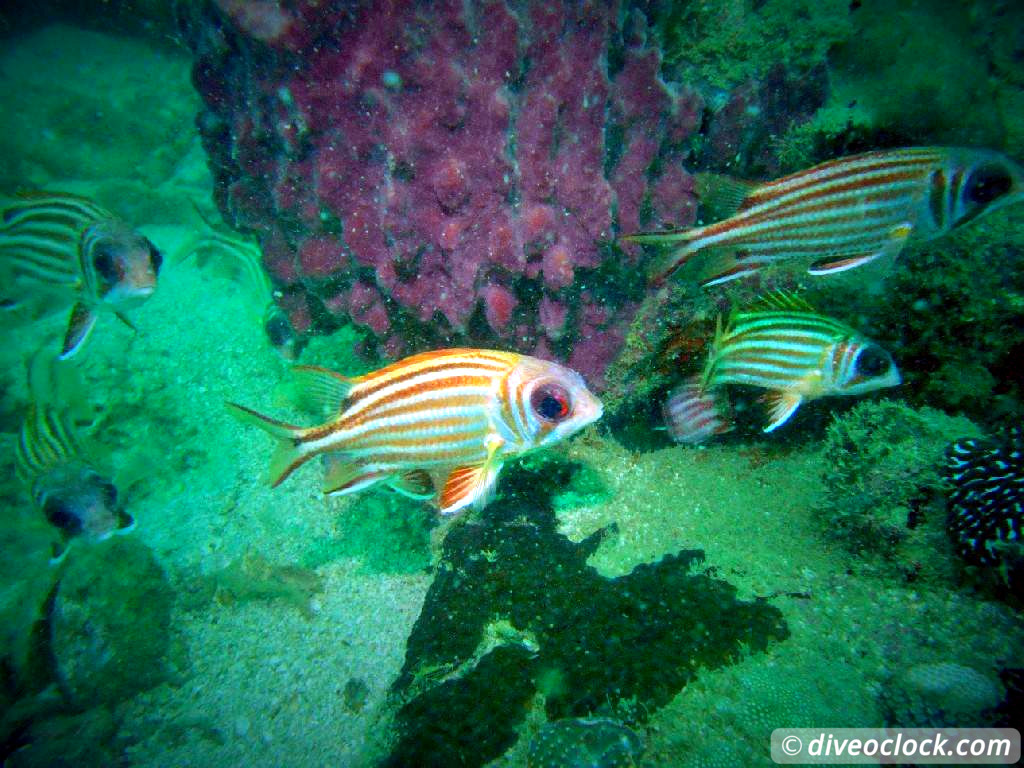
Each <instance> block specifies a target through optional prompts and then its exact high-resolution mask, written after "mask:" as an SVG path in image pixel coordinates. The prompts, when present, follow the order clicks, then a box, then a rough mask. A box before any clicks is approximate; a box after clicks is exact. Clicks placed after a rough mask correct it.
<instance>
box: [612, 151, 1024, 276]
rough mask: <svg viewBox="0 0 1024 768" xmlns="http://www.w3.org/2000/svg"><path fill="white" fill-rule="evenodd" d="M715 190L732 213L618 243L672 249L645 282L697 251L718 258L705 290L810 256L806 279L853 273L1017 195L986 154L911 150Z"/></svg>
mask: <svg viewBox="0 0 1024 768" xmlns="http://www.w3.org/2000/svg"><path fill="white" fill-rule="evenodd" d="M710 178H711V177H708V176H703V177H701V178H700V179H699V180H700V181H701V182H702V186H704V187H705V188H710V187H711V186H714V182H713V181H712V182H709V179H710ZM718 187H719V189H718V192H719V196H721V197H723V198H728V199H729V202H730V203H731V204H730V205H729V207H730V208H732V209H734V210H735V213H734V214H733V215H731V216H729V217H728V218H726V219H723V220H721V221H717V222H715V223H712V224H707V225H704V226H700V227H695V228H692V229H686V230H680V231H670V232H651V233H638V234H635V235H630V236H628V237H627V238H626V239H627V240H629V241H631V242H635V243H655V244H663V245H670V246H673V249H672V251H671V253H669V254H668V256H667V257H666V258H665V259H664V260H662V261H660V262H658V263H656V264H655V266H654V268H653V269H652V270H651V272H650V279H651V282H652V283H654V284H660V283H662V282H664V280H665V279H666V278H667V277H668V276H669V275H670V274H672V273H673V272H675V271H676V270H677V269H678V268H679V267H680V266H682V265H683V264H684V263H686V262H687V261H689V260H690V258H692V257H693V256H694V255H695V254H697V253H701V252H715V253H716V254H717V255H719V256H721V257H722V258H721V259H719V260H718V261H717V263H715V265H714V266H715V270H716V271H714V273H713V274H711V275H710V276H708V277H707V278H706V279H705V280H704V281H703V285H705V286H712V285H717V284H719V283H724V282H726V281H729V280H735V279H736V278H740V277H744V276H747V275H751V274H753V273H755V272H757V271H758V270H760V269H763V268H765V267H767V266H769V265H771V264H774V263H776V262H778V261H781V260H784V259H790V258H799V257H807V258H811V259H813V261H812V263H811V265H810V268H809V269H808V272H810V273H811V274H812V275H827V274H831V273H834V272H842V271H845V270H848V269H853V268H854V267H859V266H861V265H862V264H866V263H868V262H870V261H873V260H874V259H877V258H879V257H881V256H885V255H896V254H898V253H899V252H900V251H901V250H903V247H904V246H905V245H906V243H907V242H908V241H910V240H917V241H921V240H929V239H931V238H934V237H938V236H940V235H943V234H946V233H947V232H949V231H950V230H952V229H954V228H955V227H958V226H960V225H962V224H965V223H967V222H968V221H972V220H973V219H976V218H977V217H978V216H980V215H982V214H983V213H986V212H988V211H993V210H995V209H997V208H1000V207H1002V206H1004V205H1007V204H1010V203H1013V202H1017V201H1020V200H1022V199H1024V169H1022V168H1021V166H1020V165H1018V164H1017V163H1015V162H1014V161H1012V160H1011V159H1009V158H1008V157H1006V156H1005V155H1002V154H1000V153H999V152H995V151H992V150H986V149H963V148H948V147H914V148H909V149H892V150H881V151H877V152H868V153H865V154H862V155H854V156H852V157H845V158H841V159H838V160H832V161H829V162H827V163H822V164H821V165H816V166H814V167H813V168H809V169H807V170H805V171H800V172H799V173H794V174H792V175H790V176H785V177H783V178H781V179H778V180H777V181H771V182H767V183H763V184H760V183H754V182H739V181H735V180H729V181H720V182H719V184H718Z"/></svg>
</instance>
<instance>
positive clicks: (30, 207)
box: [0, 192, 162, 358]
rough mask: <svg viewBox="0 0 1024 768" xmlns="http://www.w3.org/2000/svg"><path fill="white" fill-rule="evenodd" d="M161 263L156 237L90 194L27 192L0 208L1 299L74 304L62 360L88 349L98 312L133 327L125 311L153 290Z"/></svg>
mask: <svg viewBox="0 0 1024 768" xmlns="http://www.w3.org/2000/svg"><path fill="white" fill-rule="evenodd" d="M161 261H162V259H161V256H160V252H159V251H158V250H157V249H156V247H155V246H154V245H153V244H152V243H151V242H150V241H149V240H147V239H146V238H145V237H143V236H142V235H140V234H139V233H138V232H136V231H135V230H133V229H132V228H131V227H129V226H128V225H127V224H125V223H124V222H123V221H121V220H120V219H118V218H116V217H115V216H114V215H113V214H112V213H110V212H109V211H107V210H106V209H104V208H101V207H100V206H98V205H96V204H95V203H93V202H92V201H90V200H87V199H86V198H83V197H78V196H76V195H68V194H61V193H49V192H40V193H32V194H23V195H21V196H20V199H18V200H17V201H14V202H12V203H10V204H9V205H7V206H6V207H4V208H3V209H2V210H0V285H2V288H0V303H2V305H3V306H4V308H6V309H17V308H18V307H21V306H25V305H27V304H28V303H29V302H30V301H31V300H33V299H38V298H39V297H41V296H44V297H45V296H48V297H53V298H55V299H56V300H57V301H58V302H61V303H64V302H66V303H67V304H72V305H73V307H72V309H71V317H70V320H69V321H68V330H67V333H66V334H65V337H64V344H63V348H62V351H61V358H67V357H71V356H72V355H73V354H75V352H77V351H78V350H79V349H81V346H82V344H83V343H84V342H85V340H86V338H88V336H89V334H90V333H91V332H92V329H93V327H94V326H95V324H96V312H97V310H106V311H110V312H113V313H115V314H116V315H117V316H118V317H119V318H120V319H121V320H122V321H123V322H124V323H125V324H127V325H128V326H129V327H132V324H131V323H130V322H129V321H128V319H127V318H126V317H125V315H124V312H125V311H126V310H128V309H131V308H132V307H135V306H137V305H138V304H140V303H142V302H143V301H145V300H146V299H147V298H148V297H149V296H150V295H151V294H152V293H153V290H154V289H155V287H156V278H157V273H158V272H159V270H160V264H161Z"/></svg>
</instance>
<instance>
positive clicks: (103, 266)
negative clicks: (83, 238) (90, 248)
mask: <svg viewBox="0 0 1024 768" xmlns="http://www.w3.org/2000/svg"><path fill="white" fill-rule="evenodd" d="M92 265H93V266H94V267H95V268H96V272H97V274H98V275H99V276H100V277H102V278H103V279H104V280H106V281H107V282H108V283H115V282H117V280H118V279H119V278H120V275H119V274H118V271H117V265H116V264H115V263H114V256H113V254H112V253H111V252H110V251H108V250H107V249H106V248H100V249H98V250H97V251H96V255H95V256H93V257H92Z"/></svg>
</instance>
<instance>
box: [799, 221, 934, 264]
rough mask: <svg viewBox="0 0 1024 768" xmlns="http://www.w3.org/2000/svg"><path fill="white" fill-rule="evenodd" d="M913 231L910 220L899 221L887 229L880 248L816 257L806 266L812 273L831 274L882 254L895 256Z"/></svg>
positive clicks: (866, 261)
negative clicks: (883, 242) (887, 235)
mask: <svg viewBox="0 0 1024 768" xmlns="http://www.w3.org/2000/svg"><path fill="white" fill-rule="evenodd" d="M913 231H914V225H913V224H911V223H910V222H906V221H903V222H900V223H899V224H897V225H896V226H895V227H893V228H892V229H890V230H889V240H888V242H886V244H885V245H883V246H882V247H881V248H879V249H877V250H874V251H869V252H867V253H854V254H851V255H848V256H840V257H839V258H828V259H818V260H817V261H815V262H814V263H812V264H811V266H810V267H808V268H807V272H808V273H809V274H812V275H831V274H835V273H836V272H845V271H846V270H848V269H854V268H856V267H860V266H863V265H865V264H867V263H869V262H872V261H874V260H875V259H880V258H882V257H883V256H895V255H896V254H897V253H899V252H900V251H902V250H903V246H904V245H906V244H907V238H908V237H910V234H911V233H912V232H913Z"/></svg>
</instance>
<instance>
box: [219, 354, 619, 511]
mask: <svg viewBox="0 0 1024 768" xmlns="http://www.w3.org/2000/svg"><path fill="white" fill-rule="evenodd" d="M294 370H295V372H296V374H297V376H298V377H299V378H300V381H301V383H302V386H303V389H304V390H305V391H306V392H307V393H311V394H314V395H315V396H316V399H317V400H318V401H319V402H320V403H321V404H322V405H324V406H325V407H326V408H327V409H328V411H329V412H330V414H331V416H330V418H329V419H328V420H327V421H326V422H324V423H323V424H319V425H317V426H313V427H300V426H294V425H291V424H286V423H283V422H280V421H277V420H276V419H272V418H269V417H267V416H263V415H261V414H259V413H257V412H256V411H253V410H250V409H249V408H246V407H244V406H241V405H236V404H233V403H229V406H230V407H231V408H232V409H233V410H234V412H235V413H236V415H238V416H239V417H240V418H241V419H242V420H244V421H246V422H249V423H252V424H255V425H256V426H259V427H261V428H262V429H264V430H266V431H267V432H269V433H270V434H271V435H272V436H273V437H275V438H276V439H277V440H278V443H279V447H278V449H277V452H276V453H275V454H274V457H273V458H272V460H271V463H270V475H271V481H272V483H273V485H274V486H277V485H278V484H280V483H281V482H282V481H283V480H284V479H285V478H287V477H288V476H289V475H290V474H291V473H292V472H294V471H295V469H296V468H298V467H299V466H301V465H302V464H304V463H305V462H307V461H309V460H310V459H311V458H313V457H314V456H318V455H322V454H329V455H330V456H329V459H330V461H329V463H328V469H327V473H326V475H325V478H324V482H323V490H324V493H328V494H347V493H353V492H355V491H359V490H362V489H364V488H368V487H370V486H373V485H377V484H379V483H383V484H386V485H388V486H390V487H391V488H393V489H395V490H397V491H399V492H401V493H404V494H406V495H408V496H411V497H413V498H419V499H428V498H433V499H434V500H435V503H436V504H437V506H438V507H439V509H440V511H441V513H442V514H445V515H449V514H452V513H454V512H457V511H459V510H461V509H463V508H465V507H467V506H470V505H473V506H475V507H476V508H480V507H482V506H484V505H485V504H486V503H487V502H488V500H489V499H490V497H491V495H492V493H493V491H494V488H495V483H496V481H497V478H498V474H499V472H500V471H501V468H502V466H503V465H504V463H505V462H506V461H508V460H509V459H511V458H513V457H515V456H519V455H522V454H524V453H527V452H530V451H533V450H536V449H538V448H543V447H546V446H550V445H553V444H554V443H557V442H559V441H560V440H564V439H565V438H567V437H569V436H570V435H573V434H575V433H576V432H578V431H579V430H581V429H582V428H583V427H585V426H587V425H588V424H591V423H592V422H594V421H596V420H597V419H598V418H600V416H601V413H602V406H601V403H600V401H599V400H598V399H597V398H596V397H594V395H592V394H591V393H590V391H589V390H588V389H587V387H586V385H585V384H584V382H583V379H582V377H581V376H580V375H579V374H578V373H576V372H575V371H572V370H569V369H568V368H565V367H564V366H561V365H558V364H557V363H552V362H547V361H544V360H539V359H537V358H533V357H527V356H525V355H519V354H515V353H511V352H499V351H493V350H485V349H447V350H438V351H434V352H425V353H422V354H418V355H413V356H412V357H408V358H406V359H404V360H400V361H399V362H397V363H393V364H392V365H389V366H387V367H385V368H381V369H380V370H378V371H373V372H371V373H368V374H366V375H364V376H359V377H356V378H348V377H345V376H342V375H340V374H338V373H334V372H333V371H329V370H327V369H324V368H317V367H311V366H299V367H296V368H295V369H294Z"/></svg>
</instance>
